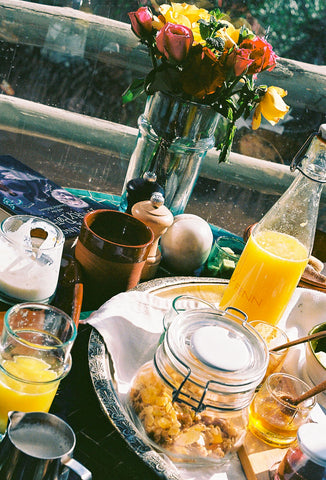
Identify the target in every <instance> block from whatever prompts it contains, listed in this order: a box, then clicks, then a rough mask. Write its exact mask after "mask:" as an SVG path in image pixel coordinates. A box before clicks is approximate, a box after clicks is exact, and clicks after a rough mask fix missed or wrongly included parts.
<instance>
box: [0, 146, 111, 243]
mask: <svg viewBox="0 0 326 480" xmlns="http://www.w3.org/2000/svg"><path fill="white" fill-rule="evenodd" d="M0 205H1V206H2V208H3V209H4V210H5V211H6V212H8V213H9V215H10V214H11V215H12V214H15V215H35V216H38V217H43V218H47V219H48V220H51V221H52V222H53V223H55V224H56V225H57V226H58V227H59V228H61V230H62V231H63V233H64V235H65V237H66V238H71V237H76V236H77V235H78V233H79V230H80V227H81V224H82V220H83V218H84V216H85V214H86V213H87V212H89V211H91V210H96V209H99V208H105V207H103V205H101V203H97V202H95V201H94V200H91V199H87V200H85V199H81V198H79V197H76V196H75V195H73V194H72V193H71V192H68V191H67V190H65V189H64V188H62V187H60V186H59V185H57V184H56V183H54V182H52V181H51V180H49V179H48V178H46V177H44V176H43V175H41V174H40V173H38V172H36V171H35V170H33V169H32V168H30V167H28V166H27V165H24V164H23V163H21V162H20V161H18V160H16V159H15V158H13V157H12V156H10V155H0ZM7 216H8V215H7Z"/></svg>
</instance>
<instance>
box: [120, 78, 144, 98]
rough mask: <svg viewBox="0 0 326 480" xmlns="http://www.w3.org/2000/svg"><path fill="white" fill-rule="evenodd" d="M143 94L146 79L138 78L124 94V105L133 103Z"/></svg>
mask: <svg viewBox="0 0 326 480" xmlns="http://www.w3.org/2000/svg"><path fill="white" fill-rule="evenodd" d="M142 93H144V79H140V78H136V79H135V80H133V82H132V83H131V85H129V87H128V88H127V90H126V91H125V92H124V93H123V94H122V103H128V102H132V101H133V100H135V98H137V97H139V96H140V95H141V94H142Z"/></svg>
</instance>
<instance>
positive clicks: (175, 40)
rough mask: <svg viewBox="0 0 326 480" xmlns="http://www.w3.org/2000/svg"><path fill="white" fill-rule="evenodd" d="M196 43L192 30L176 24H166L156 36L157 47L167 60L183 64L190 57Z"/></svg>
mask: <svg viewBox="0 0 326 480" xmlns="http://www.w3.org/2000/svg"><path fill="white" fill-rule="evenodd" d="M193 42H194V36H193V33H192V31H191V30H190V28H188V27H185V26H183V25H177V24H174V23H169V22H168V23H166V24H165V25H164V27H163V28H161V30H160V31H159V32H158V34H157V36H156V45H157V48H158V50H159V52H160V53H162V54H163V55H164V56H165V57H166V58H167V60H172V61H174V62H176V63H181V62H182V61H183V60H184V59H185V58H186V57H187V55H188V52H189V50H190V47H191V46H192V44H193Z"/></svg>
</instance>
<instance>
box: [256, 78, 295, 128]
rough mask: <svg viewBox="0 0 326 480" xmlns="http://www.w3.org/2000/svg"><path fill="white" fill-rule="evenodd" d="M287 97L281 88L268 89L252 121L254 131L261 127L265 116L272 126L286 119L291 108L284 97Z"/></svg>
mask: <svg viewBox="0 0 326 480" xmlns="http://www.w3.org/2000/svg"><path fill="white" fill-rule="evenodd" d="M285 95H287V91H285V90H283V88H279V87H268V89H267V92H266V93H265V95H264V96H263V98H262V99H261V101H260V103H259V104H258V106H257V107H256V110H255V112H254V115H253V119H252V129H253V130H257V128H258V127H259V126H260V122H261V116H262V115H263V116H264V117H265V118H266V120H267V121H268V122H269V123H270V124H271V125H276V123H277V122H278V121H279V120H280V119H281V118H284V117H285V115H286V114H287V112H288V111H289V108H290V107H289V106H288V105H287V104H286V103H285V102H284V100H283V99H282V97H285Z"/></svg>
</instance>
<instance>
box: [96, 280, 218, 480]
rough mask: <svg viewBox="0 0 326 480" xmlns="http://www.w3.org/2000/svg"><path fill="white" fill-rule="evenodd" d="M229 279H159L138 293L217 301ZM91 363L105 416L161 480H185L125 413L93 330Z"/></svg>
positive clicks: (106, 357)
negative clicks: (183, 295) (153, 447)
mask: <svg viewBox="0 0 326 480" xmlns="http://www.w3.org/2000/svg"><path fill="white" fill-rule="evenodd" d="M226 283H227V281H226V280H220V279H212V278H198V277H172V278H171V277H170V278H159V279H155V280H151V281H149V282H145V283H143V284H141V285H139V286H138V287H136V289H135V290H138V291H145V292H148V293H153V295H158V296H160V297H165V298H168V297H170V298H174V297H176V296H177V295H182V294H185V293H187V294H190V295H195V296H197V297H199V298H203V299H204V300H207V301H211V302H212V301H214V302H216V301H217V298H219V295H221V294H222V292H223V289H224V287H225V285H226ZM88 362H89V369H90V375H91V379H92V382H93V386H94V389H95V392H96V394H97V397H98V399H99V402H100V405H101V407H102V410H103V411H104V413H105V414H106V415H107V416H108V418H109V419H110V420H111V422H112V424H113V425H114V426H115V428H116V429H117V430H118V432H119V433H120V434H121V435H122V437H123V438H124V439H125V441H126V442H127V443H128V445H129V446H130V447H131V448H132V449H133V450H134V452H135V453H136V454H137V455H138V456H139V457H140V458H141V459H142V460H143V461H144V462H145V463H146V464H147V465H149V466H150V467H151V468H152V469H153V470H154V471H155V472H156V473H157V474H158V475H159V476H160V477H161V478H164V479H166V480H181V476H180V474H179V472H178V470H177V469H176V468H175V467H174V465H173V464H172V462H170V461H169V460H165V459H164V458H163V456H162V455H161V454H159V453H157V452H156V451H154V450H153V449H152V447H151V446H150V445H149V444H148V443H147V442H146V439H145V438H144V437H143V436H142V435H141V433H140V432H139V430H138V429H137V427H136V425H135V424H134V423H133V422H132V421H131V419H130V417H129V415H128V414H127V412H126V411H125V409H124V407H123V405H122V403H121V401H120V399H119V396H118V394H117V392H116V389H115V379H114V369H113V366H112V362H111V361H110V354H109V352H108V351H107V349H106V346H105V344H104V341H103V339H102V337H101V335H100V334H99V333H98V332H97V331H96V330H95V329H93V330H92V332H91V335H90V340H89V347H88Z"/></svg>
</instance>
